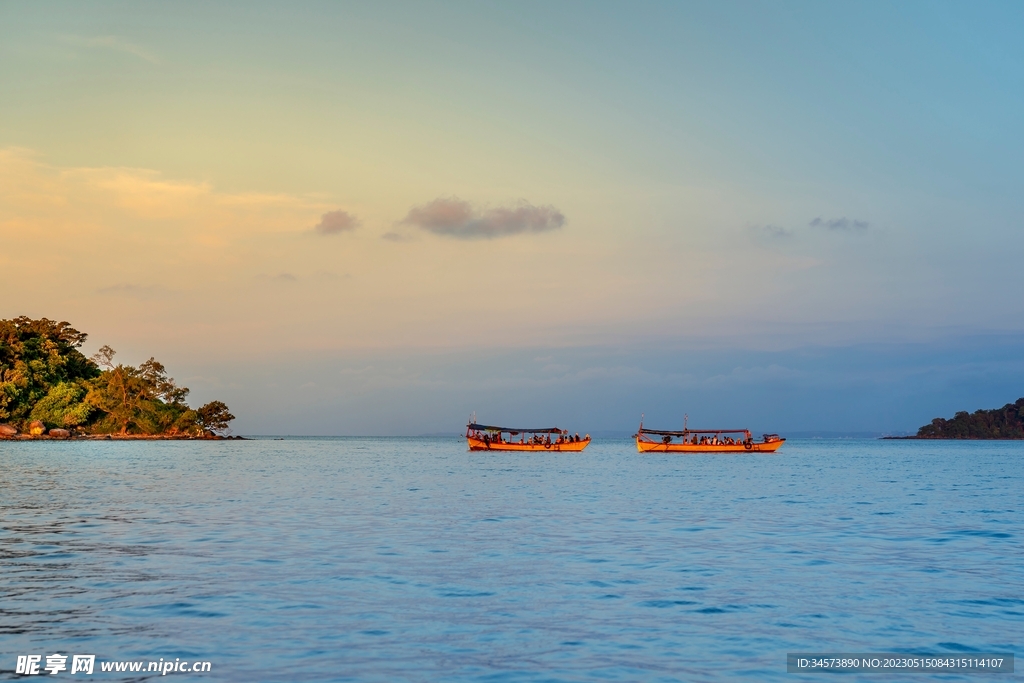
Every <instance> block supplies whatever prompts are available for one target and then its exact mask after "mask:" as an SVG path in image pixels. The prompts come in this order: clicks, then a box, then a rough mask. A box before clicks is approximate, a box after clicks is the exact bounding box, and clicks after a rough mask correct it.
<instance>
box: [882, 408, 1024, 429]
mask: <svg viewBox="0 0 1024 683" xmlns="http://www.w3.org/2000/svg"><path fill="white" fill-rule="evenodd" d="M886 438H889V439H1024V398H1018V399H1017V401H1016V402H1015V403H1007V404H1006V405H1005V406H1003V407H1002V408H994V409H992V410H976V411H975V412H973V413H968V412H967V411H965V410H963V411H960V412H959V413H957V414H956V415H954V416H953V419H951V420H946V419H944V418H941V417H937V418H935V419H934V420H932V421H931V424H926V425H925V426H923V427H921V428H920V429H919V430H917V435H916V436H902V437H886Z"/></svg>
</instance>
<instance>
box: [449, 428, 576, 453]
mask: <svg viewBox="0 0 1024 683" xmlns="http://www.w3.org/2000/svg"><path fill="white" fill-rule="evenodd" d="M506 434H508V438H505V435H506ZM527 435H529V436H527ZM517 436H518V437H519V440H518V441H517V440H516V438H515V437H517ZM466 441H467V442H468V443H469V450H471V451H573V452H579V451H582V450H583V449H584V448H586V447H587V446H589V445H590V435H589V434H587V435H586V436H585V437H582V438H581V437H580V435H579V434H576V435H575V436H573V435H570V434H569V432H567V431H565V430H564V429H559V428H558V427H548V428H546V429H512V428H509V427H494V426H492V425H482V424H477V423H476V422H470V423H469V424H468V425H466Z"/></svg>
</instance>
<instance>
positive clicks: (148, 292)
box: [96, 283, 169, 300]
mask: <svg viewBox="0 0 1024 683" xmlns="http://www.w3.org/2000/svg"><path fill="white" fill-rule="evenodd" d="M96 293H97V294H103V295H105V296H122V297H125V298H128V299H140V300H148V299H156V298H159V297H163V296H166V295H167V294H168V293H169V292H168V291H167V290H166V289H164V288H163V287H157V286H155V285H133V284H128V283H125V284H118V285H110V286H109V287H101V288H100V289H97V290H96Z"/></svg>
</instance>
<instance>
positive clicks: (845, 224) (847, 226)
mask: <svg viewBox="0 0 1024 683" xmlns="http://www.w3.org/2000/svg"><path fill="white" fill-rule="evenodd" d="M808 225H810V226H811V227H812V228H828V229H829V230H846V231H853V230H867V229H868V226H869V225H870V223H868V222H867V221H862V220H857V219H856V218H853V219H850V218H847V217H845V216H843V217H842V218H830V219H828V220H824V219H823V218H822V217H821V216H818V217H817V218H815V219H814V220H812V221H811V222H810V223H808Z"/></svg>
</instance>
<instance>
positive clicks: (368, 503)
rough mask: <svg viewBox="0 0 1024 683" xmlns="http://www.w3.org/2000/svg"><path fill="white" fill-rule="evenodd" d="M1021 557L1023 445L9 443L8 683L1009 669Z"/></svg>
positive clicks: (4, 482) (2, 551)
mask: <svg viewBox="0 0 1024 683" xmlns="http://www.w3.org/2000/svg"><path fill="white" fill-rule="evenodd" d="M1022 541H1024V444H1021V443H1008V442H989V443H948V442H891V441H889V442H887V441H874V440H851V441H839V440H837V441H815V440H807V441H790V442H788V443H787V444H786V445H785V446H784V447H783V449H782V450H781V451H780V453H779V454H778V455H775V456H747V455H740V456H672V455H646V456H639V455H638V454H637V453H636V451H635V449H634V447H633V446H632V445H631V443H630V442H628V441H605V442H598V443H594V444H593V445H592V446H591V447H590V448H589V449H588V450H587V451H586V452H585V453H583V454H539V455H517V454H498V453H468V452H467V451H466V447H465V443H464V441H462V440H459V439H455V438H437V439H412V438H409V439H406V438H391V439H388V438H345V439H289V440H283V441H274V440H255V441H245V442H200V443H195V442H168V443H143V442H135V443H0V671H2V672H0V678H14V677H15V676H14V673H13V671H14V668H15V660H16V657H17V655H19V654H33V653H35V654H42V655H47V654H53V653H63V654H65V655H68V654H75V653H82V654H95V655H96V656H97V661H102V660H119V659H121V660H158V659H159V658H163V659H164V660H165V661H167V660H174V659H176V658H179V659H182V660H185V661H191V660H205V661H209V662H211V664H212V670H211V672H210V673H208V674H205V675H198V674H180V673H179V674H168V675H169V676H170V677H171V678H174V679H178V680H185V679H188V680H206V681H220V680H224V681H314V680H317V681H382V682H383V681H388V682H392V681H702V680H736V679H742V678H746V679H750V680H779V681H782V680H786V681H792V680H816V679H817V680H835V677H834V676H832V677H830V676H823V677H815V676H807V675H800V674H787V673H785V670H786V667H785V662H786V653H787V652H790V651H794V652H795V651H830V652H885V651H909V652H915V651H916V652H942V653H970V652H975V651H983V652H984V651H1000V652H1020V650H1021V648H1020V647H1019V646H1020V645H1021V644H1022V639H1024V543H1022ZM44 663H45V658H44ZM69 663H70V659H69ZM98 668H99V665H98V664H97V671H96V673H95V674H94V676H93V678H94V679H103V680H110V679H116V678H117V676H115V675H112V674H101V673H100V672H99V671H98ZM69 669H70V666H69ZM1018 671H1020V669H1018ZM60 676H63V677H69V678H71V679H72V680H77V679H82V678H84V677H83V676H82V675H81V674H76V676H74V677H72V676H70V671H65V672H63V673H62V674H60ZM120 676H121V677H122V678H125V677H126V675H125V674H121V675H120ZM144 676H145V674H143V677H144ZM150 676H151V678H152V675H150ZM996 676H997V678H999V680H1011V679H1015V678H1017V677H1019V676H1020V674H1019V673H1018V674H1004V675H996ZM48 678H49V676H48ZM128 678H130V679H131V680H140V676H138V675H136V676H130V677H128ZM842 678H843V679H844V680H858V678H857V677H856V676H853V675H846V676H843V677H842ZM862 678H863V680H872V681H877V680H882V679H883V678H884V679H885V680H892V679H893V677H891V676H885V677H882V678H880V677H879V676H877V675H864V676H863V677H862ZM924 678H925V677H924V676H922V675H916V676H908V677H907V680H918V681H919V680H923V679H924ZM53 680H58V679H57V678H54V679H53ZM944 680H977V676H967V675H962V676H961V675H947V676H944Z"/></svg>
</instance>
